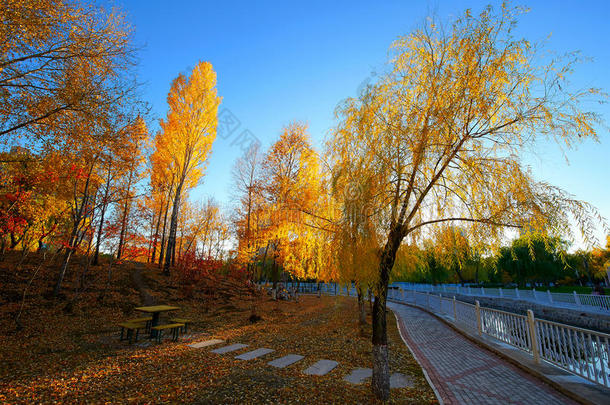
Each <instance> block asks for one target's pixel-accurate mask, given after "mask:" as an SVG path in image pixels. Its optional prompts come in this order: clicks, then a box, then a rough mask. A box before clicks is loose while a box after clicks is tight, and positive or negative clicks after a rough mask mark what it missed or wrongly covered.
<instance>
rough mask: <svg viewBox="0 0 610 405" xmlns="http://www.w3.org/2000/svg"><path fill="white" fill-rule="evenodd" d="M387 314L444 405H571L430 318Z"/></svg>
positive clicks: (400, 309)
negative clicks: (395, 324)
mask: <svg viewBox="0 0 610 405" xmlns="http://www.w3.org/2000/svg"><path fill="white" fill-rule="evenodd" d="M388 308H391V309H392V310H393V311H394V313H395V314H396V315H397V317H398V319H399V328H400V332H401V335H402V336H403V338H404V339H405V340H406V342H407V344H408V346H409V348H410V349H411V351H412V352H413V354H414V355H415V357H416V358H417V360H418V361H419V363H420V364H421V365H422V367H423V368H424V370H426V373H427V374H428V378H429V379H430V381H431V382H432V385H433V386H434V388H435V389H436V391H437V393H438V395H439V396H440V397H441V399H442V401H443V403H444V404H446V405H449V404H469V405H470V404H537V405H538V404H573V403H574V402H573V401H571V400H570V399H569V398H567V397H565V396H563V395H562V394H561V393H559V392H557V391H556V390H554V389H553V388H552V387H550V386H549V385H547V384H545V383H543V382H542V381H540V380H537V379H536V378H535V377H533V376H531V375H529V374H527V373H525V372H524V371H522V370H520V369H518V368H517V367H515V366H513V365H512V364H510V363H508V362H506V361H504V360H502V359H501V358H500V357H498V356H496V355H495V354H493V353H492V352H490V351H488V350H485V349H484V348H482V347H480V346H478V345H476V344H475V343H473V342H471V341H470V340H468V339H466V338H465V337H464V336H462V335H460V334H459V333H457V332H456V331H454V330H453V329H451V328H450V327H449V326H447V325H446V324H444V323H443V322H441V321H439V320H438V319H436V318H435V317H433V316H432V315H430V314H428V313H426V312H424V311H421V310H419V309H417V308H413V307H410V306H407V305H402V304H397V303H388Z"/></svg>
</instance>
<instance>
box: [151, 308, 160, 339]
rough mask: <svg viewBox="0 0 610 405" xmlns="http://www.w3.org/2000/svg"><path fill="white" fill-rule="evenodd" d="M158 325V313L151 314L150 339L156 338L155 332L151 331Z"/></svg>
mask: <svg viewBox="0 0 610 405" xmlns="http://www.w3.org/2000/svg"><path fill="white" fill-rule="evenodd" d="M158 324H159V312H153V314H152V321H151V322H150V327H151V329H150V337H156V336H157V331H156V330H154V329H152V327H154V326H157V325H158Z"/></svg>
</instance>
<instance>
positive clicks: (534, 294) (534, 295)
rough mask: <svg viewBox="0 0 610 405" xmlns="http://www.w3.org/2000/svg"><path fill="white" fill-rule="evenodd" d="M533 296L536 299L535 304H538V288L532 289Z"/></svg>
mask: <svg viewBox="0 0 610 405" xmlns="http://www.w3.org/2000/svg"><path fill="white" fill-rule="evenodd" d="M532 296H533V297H534V302H538V297H537V296H536V288H535V287H534V288H532Z"/></svg>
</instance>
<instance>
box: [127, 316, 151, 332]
mask: <svg viewBox="0 0 610 405" xmlns="http://www.w3.org/2000/svg"><path fill="white" fill-rule="evenodd" d="M126 322H128V323H146V332H150V327H151V326H152V316H145V317H143V318H135V319H128V320H127V321H126Z"/></svg>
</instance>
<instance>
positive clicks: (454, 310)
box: [453, 295, 457, 322]
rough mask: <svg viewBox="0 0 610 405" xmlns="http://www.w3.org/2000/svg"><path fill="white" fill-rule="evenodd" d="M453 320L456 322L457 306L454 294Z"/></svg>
mask: <svg viewBox="0 0 610 405" xmlns="http://www.w3.org/2000/svg"><path fill="white" fill-rule="evenodd" d="M453 320H454V321H456V322H457V308H456V306H455V295H454V296H453Z"/></svg>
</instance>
